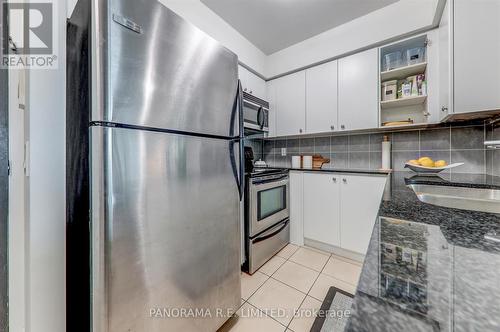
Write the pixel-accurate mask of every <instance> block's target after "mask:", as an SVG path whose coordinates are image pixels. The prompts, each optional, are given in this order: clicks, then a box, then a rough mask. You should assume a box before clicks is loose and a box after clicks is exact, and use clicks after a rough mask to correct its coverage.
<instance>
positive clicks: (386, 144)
mask: <svg viewBox="0 0 500 332" xmlns="http://www.w3.org/2000/svg"><path fill="white" fill-rule="evenodd" d="M382 169H391V142H390V141H389V137H387V136H384V141H383V142H382Z"/></svg>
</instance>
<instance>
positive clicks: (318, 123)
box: [306, 61, 338, 134]
mask: <svg viewBox="0 0 500 332" xmlns="http://www.w3.org/2000/svg"><path fill="white" fill-rule="evenodd" d="M337 106H338V105H337V61H332V62H329V63H326V64H323V65H320V66H316V67H313V68H311V69H307V70H306V132H307V133H308V134H311V133H323V132H328V131H332V130H335V129H337Z"/></svg>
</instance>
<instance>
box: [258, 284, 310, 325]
mask: <svg viewBox="0 0 500 332" xmlns="http://www.w3.org/2000/svg"><path fill="white" fill-rule="evenodd" d="M305 297H306V295H305V294H303V293H301V292H299V291H298V290H296V289H294V288H292V287H290V286H287V285H285V284H284V283H282V282H279V281H277V280H274V279H272V278H269V279H268V280H267V281H266V282H265V283H264V285H262V287H261V288H259V289H258V290H257V291H256V292H255V294H254V295H252V296H251V297H250V298H249V299H248V302H249V303H250V304H252V305H253V306H255V307H257V308H259V309H261V310H263V311H264V312H266V313H267V314H268V315H269V316H271V317H273V318H274V319H276V320H277V321H279V322H280V323H281V324H283V325H285V326H286V325H288V323H290V321H291V320H292V318H293V314H294V312H295V310H297V309H298V308H299V307H300V304H301V303H302V300H304V298H305ZM256 331H258V330H256Z"/></svg>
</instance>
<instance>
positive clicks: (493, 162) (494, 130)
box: [486, 122, 500, 176]
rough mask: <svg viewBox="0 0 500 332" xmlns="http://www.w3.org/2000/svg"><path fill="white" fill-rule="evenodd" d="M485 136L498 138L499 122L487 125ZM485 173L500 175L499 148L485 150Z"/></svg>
mask: <svg viewBox="0 0 500 332" xmlns="http://www.w3.org/2000/svg"><path fill="white" fill-rule="evenodd" d="M486 138H487V139H488V140H500V122H498V123H496V124H494V125H490V126H488V127H487V130H486ZM486 173H487V174H491V175H496V176H500V150H490V149H488V150H486Z"/></svg>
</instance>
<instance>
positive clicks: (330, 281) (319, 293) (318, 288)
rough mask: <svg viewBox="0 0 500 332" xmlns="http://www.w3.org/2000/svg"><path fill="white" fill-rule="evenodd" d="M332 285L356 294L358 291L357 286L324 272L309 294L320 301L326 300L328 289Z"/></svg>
mask: <svg viewBox="0 0 500 332" xmlns="http://www.w3.org/2000/svg"><path fill="white" fill-rule="evenodd" d="M332 286H333V287H337V288H338V289H341V290H343V291H346V292H348V293H350V294H354V293H355V292H356V286H354V285H351V284H348V283H347V282H344V281H342V280H338V279H335V278H333V277H330V276H328V275H326V274H323V273H322V274H320V275H319V277H318V279H317V280H316V282H315V283H314V285H313V287H312V288H311V291H310V292H309V296H312V297H314V298H315V299H317V300H319V301H324V299H325V297H326V294H327V293H328V290H329V289H330V287H332Z"/></svg>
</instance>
